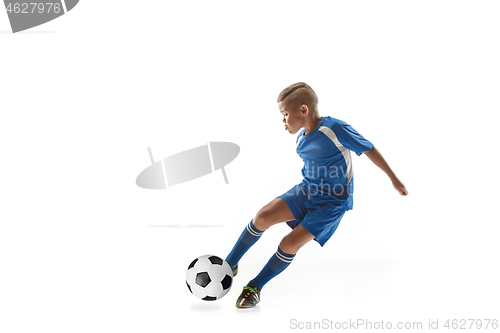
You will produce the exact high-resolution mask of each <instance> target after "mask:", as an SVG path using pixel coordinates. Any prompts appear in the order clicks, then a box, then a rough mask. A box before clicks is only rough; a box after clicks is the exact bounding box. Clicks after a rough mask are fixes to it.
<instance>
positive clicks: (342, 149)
mask: <svg viewBox="0 0 500 333" xmlns="http://www.w3.org/2000/svg"><path fill="white" fill-rule="evenodd" d="M318 131H321V132H323V133H325V135H326V136H327V137H328V138H329V139H330V140H332V141H333V143H334V144H335V146H337V148H338V149H339V150H340V152H341V153H342V155H343V156H344V160H345V164H346V165H347V181H348V182H349V183H350V182H351V178H352V162H351V151H350V150H349V149H347V148H346V147H344V146H343V145H342V144H341V143H340V142H339V140H338V139H337V135H336V134H335V132H334V131H333V130H332V129H331V128H330V127H326V126H321V127H320V128H319V129H318Z"/></svg>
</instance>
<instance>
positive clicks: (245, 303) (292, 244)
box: [236, 224, 314, 308]
mask: <svg viewBox="0 0 500 333" xmlns="http://www.w3.org/2000/svg"><path fill="white" fill-rule="evenodd" d="M313 239H314V236H313V235H312V234H311V233H310V232H309V231H307V230H306V229H304V227H302V226H301V225H300V224H299V225H298V226H297V227H296V228H295V229H293V230H292V231H291V232H290V233H289V234H288V235H286V236H285V237H284V238H283V240H282V241H281V243H280V245H279V247H278V250H277V251H276V253H275V254H274V255H273V256H272V257H271V259H269V261H268V262H267V264H266V265H265V266H264V268H263V269H262V270H261V271H260V273H259V274H258V275H257V276H256V277H255V278H254V279H253V280H252V281H250V282H249V283H248V284H247V285H246V286H245V287H244V288H243V291H242V293H241V295H240V296H239V297H238V299H237V300H236V306H237V307H239V308H251V307H254V306H256V305H257V303H259V301H260V291H261V290H262V288H263V287H264V285H265V284H266V283H267V282H269V281H270V280H271V279H272V278H274V277H275V276H277V275H278V274H280V273H281V272H283V271H284V270H285V269H286V268H287V267H288V266H290V264H291V263H292V260H293V258H294V257H295V254H296V253H297V251H298V250H299V249H300V248H301V247H302V246H304V245H305V244H307V243H308V242H310V241H311V240H313ZM287 251H288V252H287Z"/></svg>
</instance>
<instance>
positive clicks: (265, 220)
mask: <svg viewBox="0 0 500 333" xmlns="http://www.w3.org/2000/svg"><path fill="white" fill-rule="evenodd" d="M273 223H274V221H272V215H271V214H270V212H269V211H268V210H265V209H261V210H259V211H258V212H257V214H256V215H255V217H254V218H253V225H254V226H255V227H256V228H257V229H259V230H260V231H264V230H266V229H267V228H269V227H270V226H272V225H273Z"/></svg>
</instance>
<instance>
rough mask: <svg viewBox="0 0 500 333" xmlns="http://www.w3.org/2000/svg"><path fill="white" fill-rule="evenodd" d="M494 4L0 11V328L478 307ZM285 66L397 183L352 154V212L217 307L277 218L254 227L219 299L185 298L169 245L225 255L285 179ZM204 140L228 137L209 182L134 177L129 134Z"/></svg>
mask: <svg viewBox="0 0 500 333" xmlns="http://www.w3.org/2000/svg"><path fill="white" fill-rule="evenodd" d="M499 14H500V5H499V4H498V2H496V1H418V2H417V1H349V2H347V1H343V2H339V1H336V2H332V1H310V2H304V1H252V2H245V3H243V2H239V1H210V2H209V1H149V2H137V1H136V2H132V1H99V2H96V1H94V2H93V1H81V2H80V3H79V4H78V5H77V7H75V8H74V9H73V10H72V11H71V12H69V13H68V14H66V15H65V16H63V17H61V18H59V19H57V20H54V21H52V22H49V23H47V24H45V25H42V26H39V27H36V28H33V29H31V30H29V31H26V32H22V33H18V34H12V33H11V32H10V25H9V22H8V18H7V14H6V13H5V12H4V11H0V31H1V33H0V45H1V46H0V47H1V52H0V63H1V70H0V111H1V118H0V119H1V120H0V142H1V143H0V144H1V157H0V158H1V164H0V170H1V172H0V195H1V197H0V199H1V201H0V205H1V208H0V331H1V332H9V333H10V332H42V331H43V332H171V331H172V328H173V327H178V328H179V329H188V330H193V331H194V330H198V331H203V332H204V331H214V332H219V331H220V330H223V331H233V330H234V331H243V332H246V331H249V332H250V331H252V332H253V331H255V330H266V331H270V330H277V331H287V330H291V329H292V327H291V325H290V321H291V320H293V319H296V320H298V321H301V322H307V321H321V320H323V319H327V320H333V321H348V320H356V319H366V320H371V321H373V322H380V321H382V320H384V321H385V322H387V321H392V322H394V323H396V322H398V321H412V322H413V321H421V322H423V324H424V328H426V327H427V324H428V320H429V319H432V320H436V319H439V324H440V325H442V324H444V321H445V320H446V319H448V318H450V319H469V318H477V319H494V318H496V319H500V318H499V317H498V313H500V312H499V310H500V305H499V301H498V300H499V296H500V290H499V286H498V281H499V279H500V272H499V267H498V253H499V250H500V245H499V242H498V234H499V231H500V228H499V226H498V223H499V222H500V221H499V217H498V211H497V202H496V201H497V200H496V199H497V198H498V194H497V188H498V185H499V181H498V180H499V179H498V175H497V167H498V162H497V161H498V159H497V157H496V152H497V144H496V143H497V138H496V136H494V131H495V130H496V129H497V126H496V117H495V112H498V111H499V107H500V101H499V97H498V96H499V95H498V92H499V88H500V82H499V77H500V65H499V61H498V59H500V47H499V44H498V40H499V34H500V21H499V20H498V17H499ZM298 81H305V82H307V83H308V84H310V85H311V86H312V87H313V88H314V89H315V91H316V93H317V94H318V96H319V99H320V105H319V110H320V114H321V115H323V116H326V115H329V116H332V117H335V118H339V119H342V120H344V121H346V122H347V123H349V124H351V125H352V126H353V127H354V128H355V129H357V130H358V131H359V132H360V133H361V134H362V135H364V136H365V137H366V138H367V139H369V140H370V141H372V142H373V143H374V144H375V145H376V146H377V147H378V149H379V150H380V151H381V152H382V154H383V155H384V156H385V158H386V159H387V161H388V162H389V164H390V165H391V167H392V168H393V169H394V171H395V172H396V174H397V175H398V176H399V178H400V179H401V181H402V182H403V183H404V184H405V185H406V186H407V189H408V191H409V195H408V196H407V197H401V196H400V195H399V194H398V193H397V191H395V190H394V189H393V188H392V185H391V182H390V181H389V179H388V178H387V177H386V176H385V174H384V173H383V172H382V171H380V170H379V169H378V168H377V167H376V166H374V165H373V164H372V163H371V162H370V161H369V160H368V159H367V158H366V157H365V156H361V157H357V156H355V155H354V154H353V160H354V162H353V163H354V179H355V195H354V210H352V211H350V212H348V213H347V214H346V215H345V217H344V219H343V220H342V222H341V224H340V227H339V228H338V230H337V232H336V233H335V235H334V236H333V237H332V238H331V240H330V241H329V242H328V243H327V244H326V245H325V247H324V248H321V247H320V246H319V245H318V244H316V243H315V242H312V243H310V244H308V245H306V246H305V247H304V248H303V249H301V251H300V252H299V253H298V255H297V257H296V259H295V260H294V262H293V263H292V265H291V266H290V267H289V268H288V269H287V270H286V271H285V272H284V273H283V274H281V275H280V276H278V277H277V278H276V279H274V280H272V281H271V282H269V284H268V285H266V287H265V288H264V290H263V293H262V301H261V303H260V304H259V306H258V307H257V308H255V309H252V310H237V309H236V308H235V307H234V302H235V300H236V298H237V296H238V295H239V293H240V291H241V287H242V286H243V285H244V284H246V283H247V282H248V280H250V279H251V278H253V277H254V276H255V275H256V274H257V273H258V272H259V270H260V269H261V267H262V266H263V265H264V264H265V262H267V260H268V259H269V257H270V256H271V255H272V254H273V253H274V252H275V250H276V248H277V245H278V243H279V241H280V239H281V238H282V237H283V236H284V235H285V234H286V233H287V232H288V230H289V229H288V227H287V226H285V225H279V226H276V227H274V228H272V229H269V230H268V231H267V232H266V233H265V234H264V236H263V238H262V239H261V240H260V241H259V243H257V245H255V247H254V248H252V249H251V250H250V251H249V252H248V253H247V255H246V256H245V257H244V258H243V259H242V260H241V262H240V274H239V275H238V277H237V278H236V279H235V281H234V285H233V288H232V289H231V291H230V293H229V294H228V295H227V296H226V297H225V298H223V299H221V300H219V301H217V302H203V301H200V300H198V299H196V298H194V297H193V296H192V295H191V294H189V292H188V290H187V288H186V286H185V283H184V275H185V270H186V268H187V266H188V264H189V263H190V261H191V260H193V259H194V258H195V257H197V256H199V255H203V254H217V255H219V256H221V257H225V256H226V255H227V253H228V252H229V251H230V250H231V248H232V246H233V244H234V242H235V241H236V239H237V237H238V236H239V234H240V233H241V231H242V230H243V228H244V226H245V225H246V224H247V223H248V222H249V221H250V219H251V218H252V217H253V216H254V214H255V213H256V212H257V211H258V209H259V208H261V207H262V206H263V205H265V204H266V203H267V202H269V201H270V200H272V199H273V198H274V197H276V196H278V195H280V194H282V193H284V192H285V191H287V190H288V189H289V188H291V187H292V186H293V185H295V184H297V183H298V182H300V180H301V175H300V169H301V167H302V161H301V160H300V158H299V157H298V156H297V155H296V153H295V144H294V143H295V136H291V135H289V134H288V132H285V131H284V128H283V124H282V122H281V121H282V117H281V115H280V114H279V111H278V109H277V105H276V98H277V95H278V94H279V92H280V91H281V90H282V89H283V88H285V87H286V86H288V85H289V84H292V83H295V82H298ZM207 141H228V142H234V143H236V144H238V145H239V146H240V148H241V152H240V155H239V156H238V158H237V159H236V160H235V161H233V162H232V163H231V164H229V165H228V166H227V167H226V172H227V175H228V179H229V185H226V184H225V183H224V180H223V176H222V173H221V172H220V171H219V172H215V173H213V174H211V175H209V176H206V177H203V178H200V179H197V180H194V181H191V182H189V183H185V184H181V185H177V186H174V187H172V188H170V189H168V190H145V189H141V188H139V187H137V186H136V184H135V178H136V177H137V175H138V174H139V173H140V172H141V171H142V170H143V169H144V168H146V167H147V166H148V165H149V164H150V163H151V162H150V159H149V155H148V151H147V147H151V149H152V151H153V155H154V157H155V159H160V158H164V157H167V156H169V155H172V154H174V153H177V152H180V151H183V150H186V149H189V148H192V147H197V146H200V145H203V144H205V143H206V142H207ZM193 226H194V227H193ZM495 316H496V317H495ZM467 327H468V326H467ZM482 331H484V330H482Z"/></svg>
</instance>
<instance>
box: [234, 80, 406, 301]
mask: <svg viewBox="0 0 500 333" xmlns="http://www.w3.org/2000/svg"><path fill="white" fill-rule="evenodd" d="M278 108H279V111H280V112H281V113H282V114H283V123H284V124H285V130H288V132H289V133H290V134H295V133H297V132H298V131H299V130H300V129H301V128H303V130H302V131H301V132H300V133H299V135H298V137H297V142H296V144H297V154H299V156H300V157H302V159H303V160H304V167H303V169H302V175H303V176H304V179H303V181H302V182H301V183H300V184H298V185H295V186H294V187H292V189H290V190H289V191H288V192H286V193H284V194H283V195H280V196H279V197H277V198H275V199H273V200H272V201H271V202H269V203H268V204H267V205H265V206H264V207H262V208H261V209H260V210H259V211H258V212H257V214H256V215H255V217H254V218H253V219H252V220H251V221H250V223H249V224H248V225H247V226H246V227H245V229H244V230H243V233H242V234H241V236H240V237H239V238H238V240H237V242H236V244H235V245H234V247H233V249H232V250H231V252H230V253H229V255H228V256H227V258H226V261H227V262H228V263H229V265H230V266H231V268H232V269H233V276H236V274H237V273H238V262H239V260H240V259H241V257H242V256H243V255H244V254H245V253H246V252H247V251H248V249H249V248H250V247H251V246H252V245H253V244H255V243H256V242H257V241H258V240H259V239H260V237H261V236H262V234H263V233H264V231H265V230H267V229H268V228H269V227H271V226H273V225H275V224H277V223H280V222H286V223H287V224H288V225H289V226H290V227H291V228H292V231H291V232H290V233H289V234H288V235H286V236H285V237H283V239H282V240H281V242H280V244H279V246H278V250H277V251H276V253H275V254H273V256H272V257H271V259H269V261H268V262H267V264H266V265H265V266H264V268H263V269H262V270H261V272H260V273H259V274H258V275H257V276H256V277H255V278H254V279H252V280H251V281H250V282H248V284H247V285H246V286H245V287H244V288H243V291H242V293H241V295H240V296H239V297H238V299H237V301H236V306H237V307H239V308H250V307H254V306H256V305H257V303H259V301H260V293H261V290H262V288H263V287H264V285H265V284H266V283H267V282H269V281H270V280H271V279H272V278H274V277H275V276H276V275H278V274H280V273H281V272H282V271H283V270H285V268H287V267H288V266H289V265H290V263H291V262H292V260H293V258H294V257H295V254H296V253H297V252H298V251H299V249H300V248H301V247H302V246H304V245H305V244H306V243H308V242H309V241H311V240H313V239H314V240H316V241H317V242H318V243H319V244H320V245H321V246H323V245H324V244H325V243H326V242H327V241H328V239H329V238H330V237H331V236H332V235H333V233H334V232H335V230H336V229H337V227H338V225H339V222H340V220H341V219H342V216H344V213H345V212H346V211H348V210H350V209H352V204H353V200H352V193H353V175H352V162H351V154H350V151H351V150H352V151H353V152H355V153H356V154H357V155H358V156H359V155H361V154H365V155H366V156H368V158H369V159H370V160H371V161H372V162H373V163H374V164H375V165H377V166H378V167H379V168H380V169H382V170H383V171H384V172H385V173H386V174H387V175H388V176H389V178H390V179H391V181H392V184H393V186H394V187H395V188H396V190H398V191H399V193H400V194H401V195H404V196H406V195H407V194H408V192H407V191H406V188H405V186H404V185H403V184H402V183H401V182H400V181H399V179H398V178H397V177H396V175H395V174H394V172H393V171H392V170H391V168H390V167H389V165H388V164H387V162H386V161H385V160H384V158H383V157H382V155H381V154H380V153H379V151H378V150H377V149H376V148H375V147H374V146H373V144H372V143H371V142H370V141H368V140H366V139H365V138H364V137H363V136H361V135H360V134H359V133H358V132H356V130H354V129H353V128H352V127H351V126H350V125H348V124H346V123H345V122H343V121H341V120H338V119H335V118H332V117H321V116H320V115H319V112H318V97H317V96H316V93H315V92H314V90H312V88H311V87H310V86H309V85H307V84H306V83H304V82H298V83H295V84H292V85H291V86H289V87H287V88H285V89H284V90H283V91H282V92H281V93H280V94H279V96H278Z"/></svg>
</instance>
